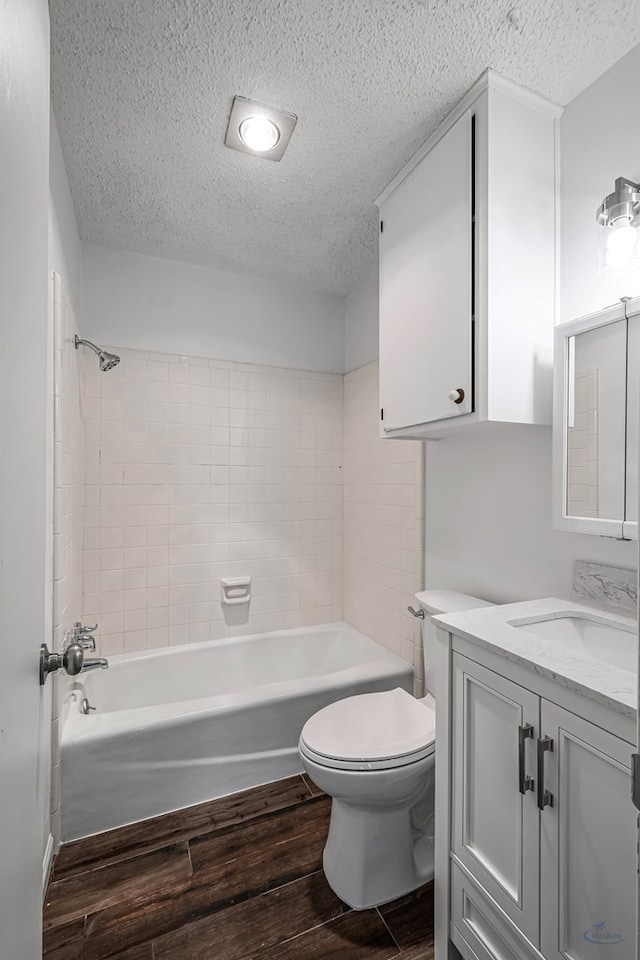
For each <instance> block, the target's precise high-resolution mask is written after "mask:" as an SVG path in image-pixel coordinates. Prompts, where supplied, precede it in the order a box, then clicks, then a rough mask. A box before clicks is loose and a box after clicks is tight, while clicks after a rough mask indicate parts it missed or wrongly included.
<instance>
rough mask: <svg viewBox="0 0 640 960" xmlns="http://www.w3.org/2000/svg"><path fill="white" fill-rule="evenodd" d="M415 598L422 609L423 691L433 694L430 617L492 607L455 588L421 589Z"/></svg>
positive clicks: (433, 638) (432, 648)
mask: <svg viewBox="0 0 640 960" xmlns="http://www.w3.org/2000/svg"><path fill="white" fill-rule="evenodd" d="M415 597H416V600H417V601H418V605H419V606H420V608H421V609H422V610H424V620H423V621H422V662H423V665H424V692H425V694H429V693H430V694H432V695H435V692H436V674H435V656H434V655H435V638H436V627H435V626H434V624H433V622H432V619H431V618H432V617H437V616H439V615H440V614H441V613H457V612H458V611H461V610H475V609H477V608H478V607H492V606H493V604H492V603H489V601H488V600H480V599H479V598H478V597H471V596H469V594H467V593H457V591H455V590H423V591H421V592H420V593H416V595H415Z"/></svg>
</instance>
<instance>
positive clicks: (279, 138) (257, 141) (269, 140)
mask: <svg viewBox="0 0 640 960" xmlns="http://www.w3.org/2000/svg"><path fill="white" fill-rule="evenodd" d="M297 119H298V118H297V117H296V115H295V114H293V113H283V112H282V111H281V110H275V109H274V108H273V107H267V106H265V104H263V103H256V102H255V101H253V100H247V99H246V97H234V98H233V105H232V107H231V113H230V114H229V122H228V124H227V133H226V135H225V138H224V142H225V144H226V146H227V147H230V148H231V150H240V151H241V153H251V154H253V155H254V156H257V157H262V158H263V159H264V160H280V159H281V158H282V155H283V153H284V151H285V150H286V148H287V145H288V143H289V140H290V139H291V134H292V133H293V128H294V127H295V125H296V121H297Z"/></svg>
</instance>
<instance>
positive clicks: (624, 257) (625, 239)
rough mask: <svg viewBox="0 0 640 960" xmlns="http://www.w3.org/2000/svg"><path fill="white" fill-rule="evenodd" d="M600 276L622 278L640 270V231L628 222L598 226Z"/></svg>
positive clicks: (620, 221)
mask: <svg viewBox="0 0 640 960" xmlns="http://www.w3.org/2000/svg"><path fill="white" fill-rule="evenodd" d="M596 231H597V235H598V274H599V275H600V276H601V277H622V276H625V275H626V274H628V273H633V272H635V271H636V270H640V230H639V229H638V226H634V225H632V224H631V223H629V222H628V221H624V220H619V221H618V222H617V223H615V224H614V225H613V226H611V227H609V226H607V225H606V224H598V225H597V226H596Z"/></svg>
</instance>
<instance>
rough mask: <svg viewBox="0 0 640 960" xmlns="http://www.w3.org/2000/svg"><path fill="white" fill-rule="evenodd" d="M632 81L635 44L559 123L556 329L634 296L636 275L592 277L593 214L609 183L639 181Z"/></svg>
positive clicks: (637, 58) (639, 126)
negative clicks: (558, 307) (558, 300)
mask: <svg viewBox="0 0 640 960" xmlns="http://www.w3.org/2000/svg"><path fill="white" fill-rule="evenodd" d="M639 78H640V45H639V46H637V47H634V49H633V50H631V51H630V53H628V54H627V55H626V56H625V57H623V58H622V60H619V61H618V63H616V64H615V65H614V66H613V67H612V68H611V69H610V70H608V71H607V73H605V74H604V75H603V76H602V77H600V79H599V80H596V82H595V83H593V84H592V85H591V86H590V87H587V89H586V90H585V91H583V93H581V94H580V96H578V97H576V98H575V100H573V101H572V102H571V103H570V104H569V106H568V107H567V108H566V110H565V112H564V114H563V116H562V121H561V156H562V195H561V200H562V209H561V215H562V238H561V240H562V242H561V258H562V259H561V316H560V319H561V321H562V322H565V321H567V320H574V319H576V318H577V317H580V316H583V315H584V314H586V313H592V312H593V311H594V310H598V309H600V307H603V306H605V305H606V304H609V303H615V301H616V300H618V299H619V297H622V296H627V295H628V296H638V295H639V294H640V272H639V273H637V274H633V275H631V276H629V277H628V278H626V279H625V278H624V277H617V278H614V279H611V278H605V277H599V276H598V275H597V272H596V223H595V214H596V210H597V208H598V207H599V206H600V203H601V202H602V200H603V199H604V197H605V196H606V195H607V194H608V193H611V191H612V190H613V184H614V180H615V179H616V177H627V178H628V179H630V180H634V181H635V182H638V181H640V123H638V86H639V83H638V81H639Z"/></svg>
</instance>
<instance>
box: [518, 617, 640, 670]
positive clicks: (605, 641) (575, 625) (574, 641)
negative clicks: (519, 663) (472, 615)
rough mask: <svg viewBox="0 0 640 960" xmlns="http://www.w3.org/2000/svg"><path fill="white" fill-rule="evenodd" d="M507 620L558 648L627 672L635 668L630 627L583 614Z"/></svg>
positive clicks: (633, 634)
mask: <svg viewBox="0 0 640 960" xmlns="http://www.w3.org/2000/svg"><path fill="white" fill-rule="evenodd" d="M510 624H511V626H512V627H516V628H517V629H518V630H524V631H526V632H527V633H533V634H535V636H536V637H542V638H543V639H544V640H551V641H553V643H554V644H555V645H557V646H558V647H559V648H561V649H562V650H566V651H571V652H574V653H577V654H581V655H582V656H585V657H591V658H592V659H594V660H601V661H602V662H603V663H608V664H609V665H610V666H612V667H619V668H620V669H621V670H629V671H630V672H631V673H636V672H637V669H638V638H637V634H636V632H635V631H634V630H633V628H625V627H623V626H622V625H620V624H617V623H603V622H602V621H599V620H591V619H590V618H589V617H588V616H587V615H586V614H585V615H584V616H582V615H580V614H571V615H568V614H567V615H564V616H563V615H560V616H557V617H548V618H547V617H541V618H540V619H538V620H531V621H528V622H526V621H525V622H523V621H522V620H520V621H517V620H511V621H510Z"/></svg>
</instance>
